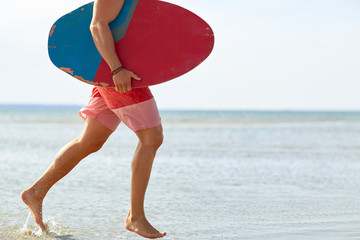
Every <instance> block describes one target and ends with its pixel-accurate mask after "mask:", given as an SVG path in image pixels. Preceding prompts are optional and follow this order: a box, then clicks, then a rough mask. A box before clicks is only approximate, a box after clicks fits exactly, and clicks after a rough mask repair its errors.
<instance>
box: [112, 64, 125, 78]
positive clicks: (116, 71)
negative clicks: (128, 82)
mask: <svg viewBox="0 0 360 240" xmlns="http://www.w3.org/2000/svg"><path fill="white" fill-rule="evenodd" d="M123 69H124V66H119V67H116V68H114V69H113V70H111V75H113V76H114V75H115V74H117V73H119V72H120V71H121V70H123Z"/></svg>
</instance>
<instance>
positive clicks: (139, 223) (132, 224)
mask: <svg viewBox="0 0 360 240" xmlns="http://www.w3.org/2000/svg"><path fill="white" fill-rule="evenodd" d="M136 135H137V136H138V138H139V144H138V146H137V148H136V151H135V154H134V158H133V161H132V165H131V170H132V176H131V206H130V211H129V215H128V217H127V219H126V222H125V227H126V228H127V229H128V230H129V231H132V232H135V233H137V234H139V235H140V236H143V237H146V238H160V237H163V236H165V235H166V233H165V232H160V231H158V230H156V229H155V228H154V227H153V226H151V224H150V223H149V222H148V221H147V219H146V217H145V212H144V198H145V192H146V188H147V185H148V182H149V178H150V173H151V168H152V164H153V161H154V158H155V155H156V151H157V149H158V148H159V147H160V145H161V144H162V141H163V133H162V126H161V125H159V126H157V127H153V128H149V129H144V130H140V131H137V132H136Z"/></svg>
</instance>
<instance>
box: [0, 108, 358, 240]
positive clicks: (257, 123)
mask: <svg viewBox="0 0 360 240" xmlns="http://www.w3.org/2000/svg"><path fill="white" fill-rule="evenodd" d="M77 110H78V107H68V106H15V105H11V106H1V107H0V167H1V171H0V239H69V240H70V239H83V240H85V239H86V240H87V239H90V240H91V239H142V238H141V237H139V236H137V235H136V234H134V233H130V232H128V231H126V230H125V229H124V221H125V219H126V216H127V213H128V210H129V200H130V176H131V172H130V170H131V168H130V165H131V159H132V155H133V152H134V150H135V147H136V145H137V139H136V136H135V135H134V134H133V133H132V132H131V131H130V130H129V129H127V128H126V127H125V126H124V125H120V126H119V128H118V129H117V131H116V132H115V133H114V134H113V135H112V136H111V137H110V138H109V140H108V142H107V143H106V144H105V145H104V146H103V148H102V149H101V150H100V151H99V152H97V153H95V154H92V155H90V156H89V157H87V158H86V159H84V160H83V161H82V162H81V163H80V164H79V165H78V166H77V167H76V168H75V169H74V170H73V171H72V172H71V173H70V174H69V175H67V176H66V177H65V178H63V179H62V180H61V181H60V182H58V183H57V184H56V185H55V186H54V187H53V188H52V189H51V190H50V191H49V193H48V195H47V196H46V198H45V200H44V219H45V222H46V223H47V224H48V226H49V231H48V232H47V233H45V232H41V231H40V230H39V228H38V227H37V226H36V224H35V223H34V221H33V219H32V218H31V217H30V218H29V219H28V221H27V218H28V213H29V211H28V209H27V207H26V206H25V205H24V204H23V203H22V201H21V198H20V193H21V192H22V191H23V190H24V189H26V188H27V187H29V186H30V185H31V184H33V183H34V182H35V181H36V180H37V179H38V178H39V177H40V176H41V174H42V173H43V172H44V171H45V170H46V169H47V167H48V166H49V164H50V163H51V161H52V159H53V158H54V156H55V155H56V153H57V152H58V151H59V150H60V149H61V147H62V146H63V145H65V144H66V143H67V142H69V141H71V140H72V139H73V138H75V137H77V136H78V135H79V133H80V132H81V131H82V129H83V121H82V120H81V119H80V118H79V117H78V116H77V114H76V111H77ZM161 115H162V120H163V126H164V135H165V140H164V143H163V145H162V146H161V148H160V149H159V151H158V154H157V157H156V160H155V162H154V166H153V170H152V175H151V179H150V183H149V187H148V189H147V194H146V199H145V209H146V216H147V218H148V220H149V221H150V222H151V223H152V224H153V225H154V226H155V227H156V228H158V229H159V230H161V231H166V232H167V236H166V237H165V238H166V239H179V240H180V239H184V240H185V239H196V240H202V239H204V240H208V239H234V240H235V239H236V240H237V239H251V240H254V239H284V240H285V239H286V240H287V239H315V240H318V239H326V240H328V239H341V240H346V239H360V204H359V203H360V113H359V112H292V111H282V112H281V111H274V112H269V111H268V112H266V111H161Z"/></svg>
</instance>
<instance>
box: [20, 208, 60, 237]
mask: <svg viewBox="0 0 360 240" xmlns="http://www.w3.org/2000/svg"><path fill="white" fill-rule="evenodd" d="M30 216H31V213H30V212H29V214H28V216H27V219H26V222H25V224H24V225H23V226H22V227H21V228H20V229H19V230H18V232H17V235H18V237H22V238H25V239H32V237H36V239H49V238H58V237H59V236H62V235H66V234H67V233H66V232H65V229H64V227H62V226H60V225H59V224H58V223H57V222H55V220H54V219H53V218H48V219H47V220H45V221H44V225H45V227H46V230H42V229H41V228H40V227H39V226H33V225H29V219H30Z"/></svg>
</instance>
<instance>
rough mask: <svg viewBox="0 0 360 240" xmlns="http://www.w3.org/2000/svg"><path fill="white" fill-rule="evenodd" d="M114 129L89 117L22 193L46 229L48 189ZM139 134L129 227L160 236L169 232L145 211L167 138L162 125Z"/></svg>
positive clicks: (97, 148)
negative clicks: (159, 153) (154, 167)
mask: <svg viewBox="0 0 360 240" xmlns="http://www.w3.org/2000/svg"><path fill="white" fill-rule="evenodd" d="M111 133H112V131H111V130H110V129H108V128H106V127H105V126H103V125H102V124H101V123H99V122H97V121H96V120H94V119H91V118H87V120H86V124H85V128H84V131H83V132H82V133H81V135H80V136H79V137H78V138H76V139H75V140H73V141H71V142H70V143H69V144H67V145H66V146H64V148H63V149H61V150H60V152H59V153H58V154H57V156H56V157H55V159H54V161H53V163H52V164H51V165H50V167H49V168H48V169H47V170H46V171H45V173H44V174H43V175H42V176H41V177H40V179H39V180H38V181H37V182H36V183H35V184H34V185H33V186H31V187H30V188H28V189H26V190H25V191H24V192H23V193H22V194H21V197H22V199H23V201H24V203H25V204H26V205H27V206H28V207H29V209H30V211H31V213H32V216H33V218H34V220H35V222H36V223H37V224H38V225H39V226H40V227H41V229H43V230H45V229H46V226H45V225H44V222H43V219H42V203H43V200H44V198H45V196H46V194H47V192H48V191H49V190H50V188H51V187H52V186H53V185H54V184H55V183H56V182H57V181H59V180H60V179H61V178H63V177H64V176H65V175H66V174H68V173H69V172H70V171H71V170H72V169H73V168H74V167H75V166H76V165H77V164H78V163H79V162H80V161H81V160H82V159H83V158H85V157H86V156H88V155H89V154H91V153H93V152H96V151H98V150H99V149H100V148H101V147H102V145H103V144H104V143H105V141H106V140H107V139H108V137H109V136H110V135H111ZM136 135H137V136H138V138H139V144H138V147H137V149H136V151H135V154H134V158H133V162H132V179H131V209H130V211H129V216H128V218H127V220H126V224H125V227H126V228H127V229H128V230H129V231H132V232H135V233H137V234H139V235H140V236H142V237H146V238H159V237H163V236H165V234H166V233H163V232H159V231H158V230H156V229H155V228H154V227H152V226H151V224H150V223H149V222H148V221H147V219H146V217H145V213H144V197H145V191H146V188H147V184H148V181H149V178H150V173H151V168H152V163H153V160H154V157H155V154H156V150H157V149H158V148H159V146H160V145H161V143H162V140H163V136H162V126H161V125H160V126H157V127H154V128H150V129H144V130H140V131H138V132H136Z"/></svg>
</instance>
